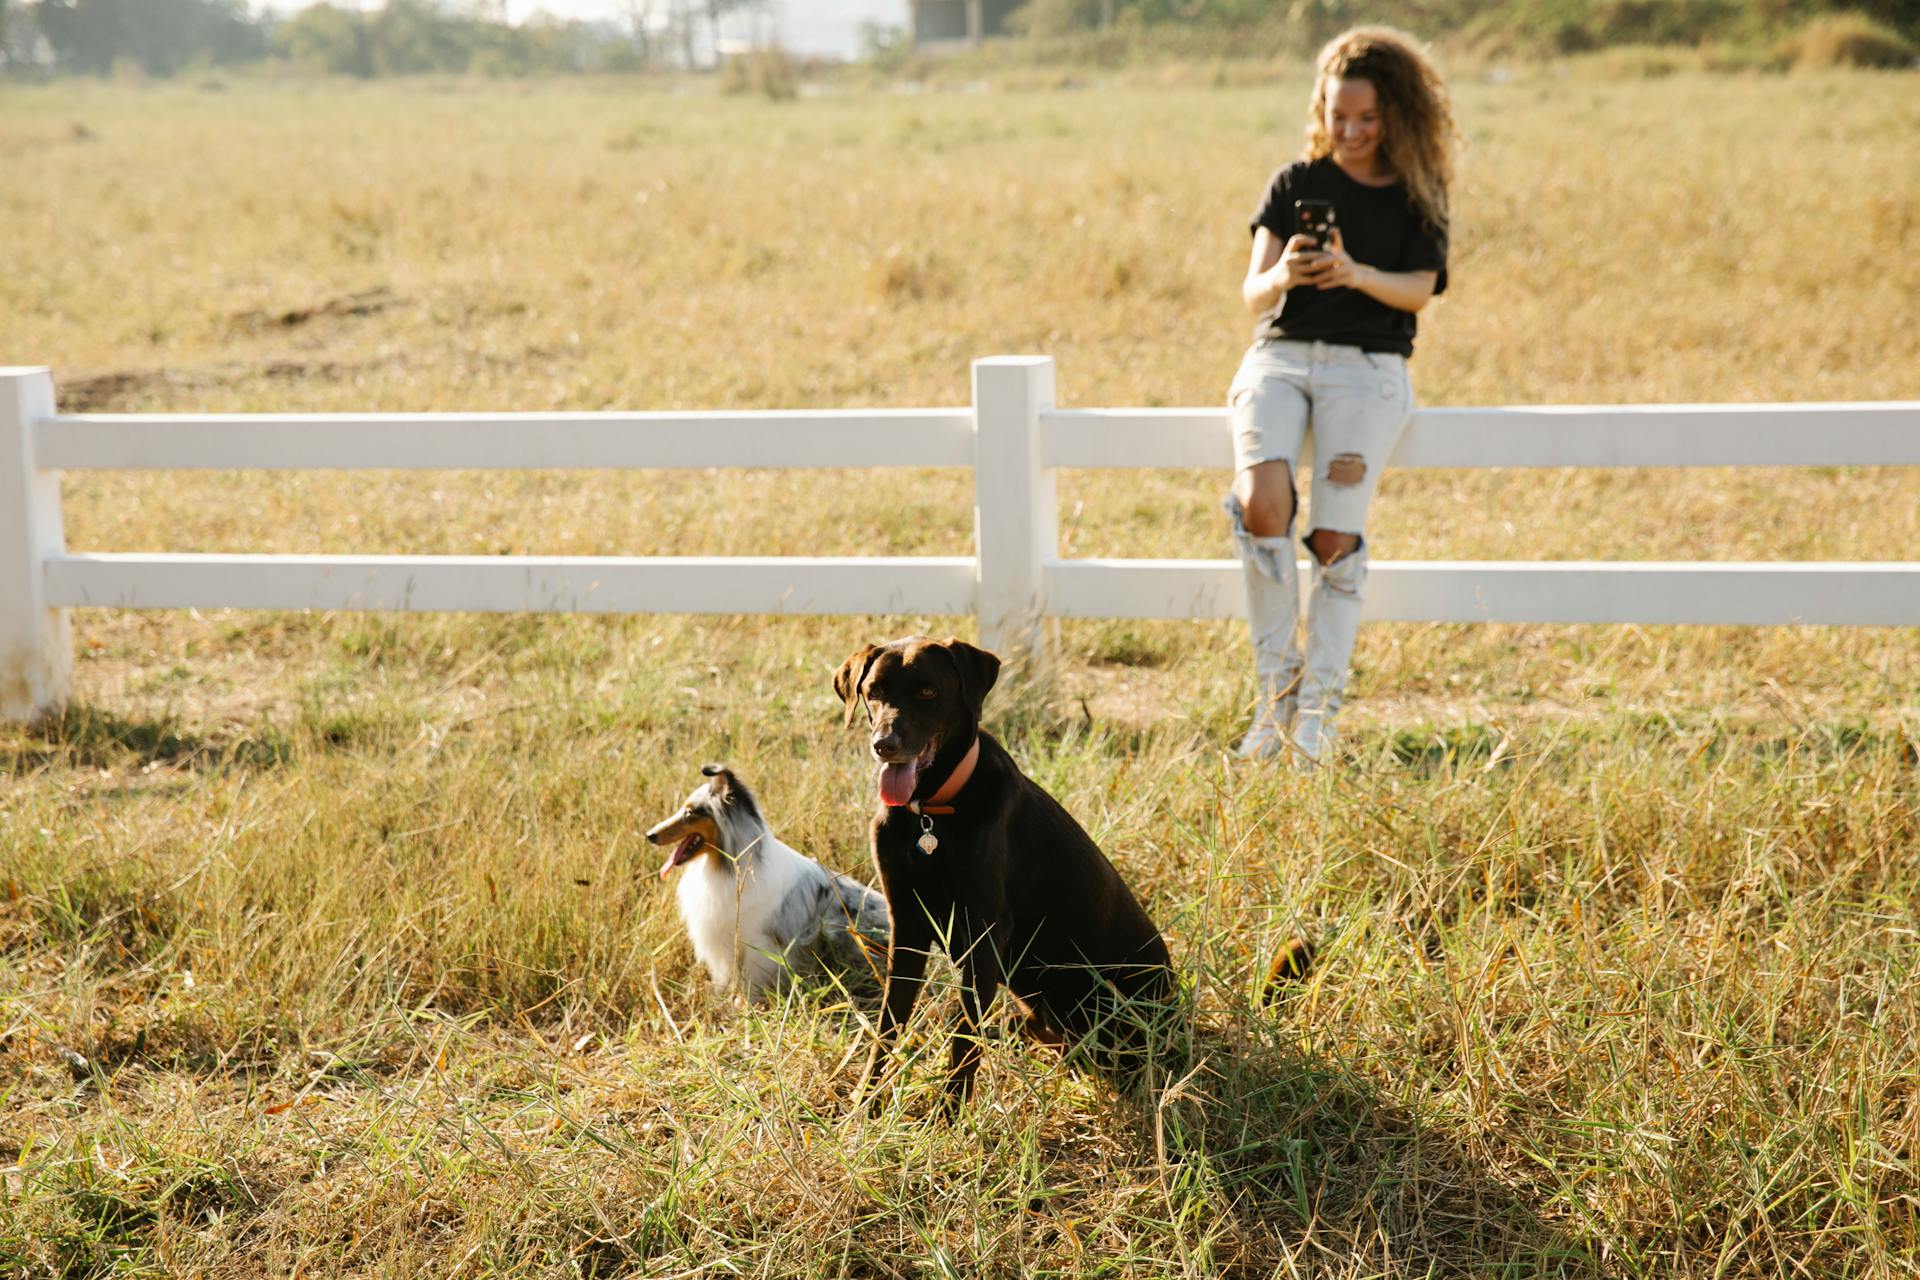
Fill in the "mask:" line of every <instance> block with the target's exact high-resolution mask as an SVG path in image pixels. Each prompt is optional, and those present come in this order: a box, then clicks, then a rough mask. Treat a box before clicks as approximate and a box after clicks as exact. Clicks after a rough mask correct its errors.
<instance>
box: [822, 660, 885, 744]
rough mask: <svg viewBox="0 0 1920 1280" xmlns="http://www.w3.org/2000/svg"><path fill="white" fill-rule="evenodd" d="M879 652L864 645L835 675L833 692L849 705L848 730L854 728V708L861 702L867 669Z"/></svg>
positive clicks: (841, 665) (842, 664)
mask: <svg viewBox="0 0 1920 1280" xmlns="http://www.w3.org/2000/svg"><path fill="white" fill-rule="evenodd" d="M879 652H880V650H879V649H878V648H877V647H876V646H874V645H870V644H863V645H861V646H860V647H859V648H858V649H855V650H854V651H853V656H852V657H850V658H848V659H847V660H846V661H845V662H843V663H841V664H840V669H839V670H838V671H836V672H834V673H833V691H834V692H835V693H837V694H839V695H840V701H842V702H844V703H846V704H847V727H848V728H852V727H853V708H854V706H855V705H856V704H857V703H858V702H859V701H860V682H861V681H862V680H865V679H866V678H867V668H868V667H870V666H872V665H873V659H874V655H876V654H878V653H879Z"/></svg>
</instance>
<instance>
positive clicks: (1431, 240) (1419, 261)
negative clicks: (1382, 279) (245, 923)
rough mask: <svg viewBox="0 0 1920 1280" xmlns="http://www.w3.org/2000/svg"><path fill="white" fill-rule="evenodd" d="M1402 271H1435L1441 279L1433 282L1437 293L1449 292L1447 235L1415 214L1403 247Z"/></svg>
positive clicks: (1401, 257)
mask: <svg viewBox="0 0 1920 1280" xmlns="http://www.w3.org/2000/svg"><path fill="white" fill-rule="evenodd" d="M1400 270H1402V271H1433V272H1437V273H1438V275H1439V278H1438V279H1436V280H1435V281H1434V282H1433V291H1434V292H1435V293H1445V292H1446V291H1447V234H1446V232H1444V231H1439V230H1436V229H1435V228H1434V227H1432V226H1430V225H1428V223H1427V221H1426V219H1424V218H1422V217H1420V216H1419V215H1418V214H1415V215H1414V217H1413V222H1412V225H1411V226H1410V227H1408V229H1407V238H1406V241H1405V243H1404V244H1403V245H1402V246H1401V252H1400Z"/></svg>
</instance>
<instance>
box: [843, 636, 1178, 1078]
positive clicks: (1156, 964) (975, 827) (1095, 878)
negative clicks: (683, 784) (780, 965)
mask: <svg viewBox="0 0 1920 1280" xmlns="http://www.w3.org/2000/svg"><path fill="white" fill-rule="evenodd" d="M999 672H1000V660H999V659H998V658H996V657H994V656H993V655H992V654H991V653H988V652H986V651H985V650H983V649H977V648H975V647H974V646H972V645H970V644H966V643H963V642H962V641H959V640H946V641H937V640H929V639H927V638H926V637H924V636H916V637H913V638H911V639H907V640H896V641H894V642H893V643H892V644H887V645H881V646H878V647H876V646H874V645H867V646H865V647H863V648H861V649H860V650H859V651H858V652H856V653H855V654H854V655H853V656H852V657H850V658H848V659H847V661H846V663H845V665H843V666H842V667H841V668H840V670H839V672H838V674H836V675H835V676H834V678H833V688H834V692H835V693H838V694H839V695H840V697H841V699H842V700H843V701H845V702H846V704H847V723H848V724H852V723H853V717H854V712H855V710H856V708H858V707H861V706H862V705H864V706H865V708H866V714H867V719H868V727H869V728H870V729H871V731H872V747H873V754H874V756H875V758H877V759H878V760H879V761H880V776H879V790H880V809H879V812H878V813H876V814H875V815H874V819H873V860H874V863H875V864H876V865H877V866H878V868H879V870H880V881H881V888H882V890H883V891H884V892H885V894H886V898H887V908H888V911H889V912H890V913H891V915H892V917H893V937H892V942H891V945H890V946H889V947H888V949H887V984H886V999H885V1003H884V1005H883V1006H882V1009H881V1013H880V1028H879V1032H880V1034H879V1040H878V1042H877V1043H876V1044H875V1045H874V1050H873V1057H872V1059H871V1060H870V1062H869V1063H868V1066H867V1075H866V1079H867V1084H868V1086H869V1087H871V1086H872V1085H873V1084H874V1083H875V1082H876V1081H877V1080H878V1078H879V1077H880V1076H881V1075H882V1074H883V1073H884V1072H885V1070H886V1064H887V1058H888V1055H889V1053H890V1052H891V1050H892V1047H893V1041H894V1038H895V1036H896V1035H897V1033H898V1031H899V1029H900V1027H901V1025H902V1024H903V1023H904V1022H905V1021H906V1020H907V1015H908V1014H909V1013H910V1012H911V1011H912V1009H913V1002H914V1000H915V998H916V997H917V996H918V995H919V993H920V985H921V980H922V976H923V975H924V973H925V971H926V963H927V955H928V952H929V951H930V950H931V948H932V947H933V945H934V943H935V941H936V940H937V941H939V942H940V943H942V944H943V945H944V947H945V949H946V951H947V954H948V955H949V956H951V957H953V959H954V961H955V963H956V964H957V965H958V966H959V967H960V969H961V975H962V979H963V981H962V983H961V989H960V1015H959V1019H958V1021H957V1023H956V1024H955V1027H954V1036H953V1042H952V1047H951V1050H950V1056H949V1071H948V1077H947V1104H948V1105H949V1106H953V1105H956V1104H957V1103H959V1102H960V1101H961V1100H962V1099H964V1098H965V1097H966V1096H967V1095H968V1094H969V1093H970V1092H971V1091H972V1088H973V1077H974V1073H975V1071H976V1070H977V1069H978V1068H979V1064H980V1040H979V1026H980V1018H981V1014H982V1013H983V1012H984V1011H985V1009H986V1008H987V1006H988V1005H990V1004H991V1003H992V1001H993V997H994V994H995V992H996V991H997V990H998V989H999V987H1000V986H1001V984H1002V983H1004V984H1006V986H1007V989H1008V990H1009V991H1010V992H1012V994H1013V997H1014V999H1015V1000H1016V1001H1017V1002H1018V1003H1019V1006H1020V1008H1021V1010H1022V1012H1023V1013H1025V1015H1026V1022H1025V1029H1026V1031H1027V1032H1028V1034H1030V1035H1032V1036H1034V1037H1035V1038H1037V1039H1040V1040H1044V1041H1046V1042H1047V1043H1050V1044H1054V1045H1059V1046H1063V1047H1081V1048H1085V1049H1090V1050H1092V1056H1093V1061H1094V1062H1095V1063H1096V1064H1097V1065H1100V1066H1102V1067H1105V1068H1107V1069H1109V1070H1114V1071H1118V1072H1121V1073H1124V1074H1129V1075H1131V1074H1134V1073H1136V1072H1137V1070H1138V1069H1139V1068H1140V1067H1141V1066H1144V1065H1145V1058H1146V1052H1147V1045H1146V1036H1147V1030H1148V1020H1149V1019H1151V1018H1152V1017H1155V1016H1157V1015H1158V1014H1159V1013H1161V1012H1163V1011H1164V1010H1165V1009H1166V1008H1167V1007H1168V1003H1169V1000H1170V997H1171V996H1172V995H1173V991H1174V980H1173V969H1172V965H1171V962H1170V960H1169V958H1168V955H1167V944H1166V942H1165V941H1164V940H1162V938H1161V937H1160V931H1159V930H1158V929H1156V928H1154V925H1153V921H1151V920H1149V919H1148V918H1147V913H1146V912H1145V911H1143V910H1142V909H1141V907H1140V904H1139V903H1138V902H1137V901H1135V900H1134V896H1133V894H1132V893H1131V892H1129V891H1128V889H1127V886H1126V883H1125V882H1124V881H1122V880H1121V879H1120V873H1119V872H1117V871H1115V870H1114V868H1113V864H1112V863H1111V862H1108V861H1107V858H1106V855H1105V854H1103V853H1101V852H1100V848H1099V846H1098V845H1096V844H1094V842H1093V840H1092V839H1091V838H1090V837H1089V836H1088V835H1087V833H1086V832H1085V831H1083V830H1081V828H1080V824H1079V823H1077V822H1075V821H1074V820H1073V818H1072V817H1071V816H1070V815H1069V814H1068V813H1067V811H1066V810H1065V809H1063V808H1061V807H1060V804H1059V802H1058V801H1056V800H1055V799H1054V798H1053V797H1052V796H1050V795H1048V794H1047V793H1046V792H1045V791H1042V790H1041V789H1040V787H1039V786H1038V785H1036V784H1035V783H1034V782H1033V781H1032V780H1031V779H1029V778H1028V777H1027V776H1026V775H1025V774H1023V773H1021V772H1020V768H1019V766H1018V765H1016V764H1015V763H1014V762H1013V757H1012V756H1010V755H1008V754H1007V752H1006V750H1005V749H1004V748H1003V747H1001V745H1000V744H999V743H998V742H996V741H994V740H993V738H992V737H991V736H990V735H988V734H986V733H982V732H980V711H981V706H982V704H983V703H984V702H985V701H986V697H987V690H989V689H991V688H992V687H993V682H994V679H995V678H996V677H997V676H998V675H999Z"/></svg>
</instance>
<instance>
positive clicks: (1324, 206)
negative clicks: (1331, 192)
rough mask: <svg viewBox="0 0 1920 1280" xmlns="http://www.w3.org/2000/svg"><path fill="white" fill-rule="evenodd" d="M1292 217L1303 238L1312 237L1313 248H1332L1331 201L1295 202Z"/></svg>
mask: <svg viewBox="0 0 1920 1280" xmlns="http://www.w3.org/2000/svg"><path fill="white" fill-rule="evenodd" d="M1293 217H1294V222H1295V224H1296V225H1297V226H1298V227H1299V228H1300V234H1301V235H1303V236H1312V237H1313V242H1314V244H1315V246H1317V247H1318V248H1321V249H1331V248H1333V201H1331V200H1295V201H1294V202H1293Z"/></svg>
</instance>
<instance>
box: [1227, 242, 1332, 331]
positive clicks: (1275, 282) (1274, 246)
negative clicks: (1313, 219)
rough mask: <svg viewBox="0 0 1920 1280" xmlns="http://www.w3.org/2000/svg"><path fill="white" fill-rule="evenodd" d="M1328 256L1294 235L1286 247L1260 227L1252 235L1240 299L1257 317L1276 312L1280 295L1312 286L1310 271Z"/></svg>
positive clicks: (1241, 284)
mask: <svg viewBox="0 0 1920 1280" xmlns="http://www.w3.org/2000/svg"><path fill="white" fill-rule="evenodd" d="M1329 256H1330V255H1328V254H1324V253H1321V252H1320V251H1319V250H1318V249H1316V248H1314V247H1313V240H1312V239H1311V238H1309V237H1307V236H1293V237H1291V238H1290V239H1289V240H1288V241H1287V242H1286V244H1285V245H1284V246H1283V245H1282V244H1281V243H1280V238H1279V237H1278V236H1276V235H1274V234H1273V232H1271V231H1269V230H1268V229H1267V228H1265V227H1260V228H1258V229H1257V230H1256V231H1254V233H1253V256H1252V257H1251V258H1250V259H1248V261H1247V278H1246V279H1245V280H1243V281H1241V283H1240V297H1241V299H1242V300H1243V301H1245V302H1246V304H1247V310H1249V311H1251V312H1253V314H1255V315H1257V316H1259V315H1265V314H1266V313H1267V312H1269V311H1271V310H1273V307H1274V304H1275V303H1277V302H1279V301H1280V295H1281V294H1283V293H1285V292H1286V291H1287V290H1289V289H1292V288H1295V287H1296V286H1298V285H1303V284H1307V283H1309V280H1308V272H1309V271H1310V270H1311V269H1312V268H1313V267H1315V266H1317V265H1318V264H1319V263H1321V262H1322V261H1323V260H1325V259H1326V258H1327V257H1329Z"/></svg>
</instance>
